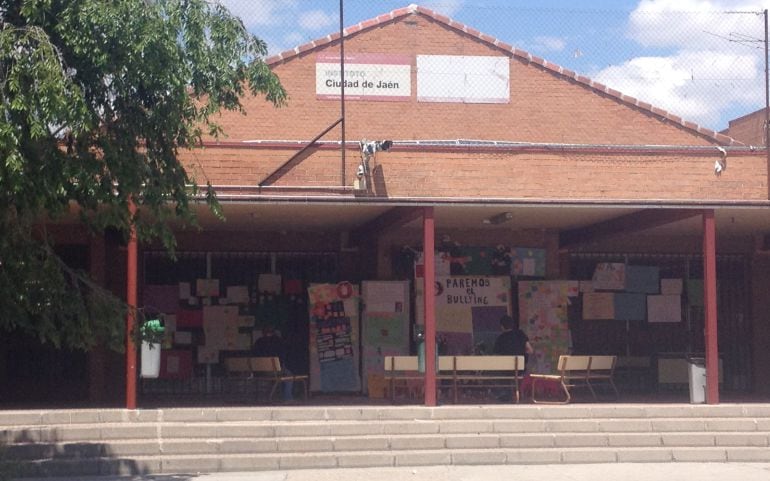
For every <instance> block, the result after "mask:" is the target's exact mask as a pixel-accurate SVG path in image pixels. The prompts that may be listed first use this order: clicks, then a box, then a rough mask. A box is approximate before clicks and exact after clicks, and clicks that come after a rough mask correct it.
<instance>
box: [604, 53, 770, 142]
mask: <svg viewBox="0 0 770 481" xmlns="http://www.w3.org/2000/svg"><path fill="white" fill-rule="evenodd" d="M736 71H739V72H745V73H751V74H752V75H753V76H749V77H744V78H741V79H736V78H735V73H734V72H736ZM758 74H759V66H758V65H757V62H756V57H754V56H742V57H736V56H734V55H730V54H724V53H720V52H715V51H706V50H704V51H693V52H682V53H679V54H676V55H671V56H668V57H637V58H634V59H632V60H629V61H627V62H625V63H623V64H621V65H615V66H611V67H607V68H605V69H604V70H602V71H600V72H599V73H597V74H596V75H595V76H594V79H595V80H596V81H598V82H601V83H603V84H606V85H609V86H611V87H612V88H614V89H616V90H619V91H621V92H623V93H624V94H627V95H631V96H633V97H636V98H638V99H640V100H643V101H645V102H648V103H650V104H652V105H654V106H656V107H660V108H663V109H666V110H668V111H670V112H672V113H674V114H676V115H679V116H681V117H683V118H684V119H686V120H691V121H695V122H698V123H701V124H703V125H706V126H710V127H713V126H715V125H716V123H718V122H719V121H720V113H721V111H722V110H724V109H727V108H729V107H730V106H731V105H732V104H741V105H745V106H747V107H749V108H751V107H752V106H756V105H760V102H761V100H762V95H763V93H762V91H761V90H759V89H752V88H751V86H754V85H758V83H760V82H758V80H759V78H758V77H757V75H758Z"/></svg>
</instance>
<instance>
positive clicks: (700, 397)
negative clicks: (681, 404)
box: [687, 357, 706, 404]
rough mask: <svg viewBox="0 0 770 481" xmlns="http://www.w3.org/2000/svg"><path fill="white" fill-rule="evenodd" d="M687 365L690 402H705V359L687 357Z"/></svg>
mask: <svg viewBox="0 0 770 481" xmlns="http://www.w3.org/2000/svg"><path fill="white" fill-rule="evenodd" d="M687 367H688V372H689V377H690V404H703V403H705V402H706V359H704V358H702V357H688V358H687Z"/></svg>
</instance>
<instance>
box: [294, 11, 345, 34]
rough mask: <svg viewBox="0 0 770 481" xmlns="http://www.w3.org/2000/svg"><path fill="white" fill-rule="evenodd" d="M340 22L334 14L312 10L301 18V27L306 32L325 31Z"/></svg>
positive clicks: (304, 13)
mask: <svg viewBox="0 0 770 481" xmlns="http://www.w3.org/2000/svg"><path fill="white" fill-rule="evenodd" d="M337 22H339V17H337V15H336V14H334V13H326V12H324V11H323V10H310V11H308V12H303V13H302V14H301V15H300V16H299V26H300V27H302V28H303V29H305V30H325V29H327V28H329V27H331V26H333V25H335V24H337Z"/></svg>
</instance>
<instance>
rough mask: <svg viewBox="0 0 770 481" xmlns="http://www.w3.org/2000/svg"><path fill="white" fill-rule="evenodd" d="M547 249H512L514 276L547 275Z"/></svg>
mask: <svg viewBox="0 0 770 481" xmlns="http://www.w3.org/2000/svg"><path fill="white" fill-rule="evenodd" d="M545 254H546V251H545V249H534V248H529V247H517V248H515V249H512V250H511V275H512V276H513V277H545Z"/></svg>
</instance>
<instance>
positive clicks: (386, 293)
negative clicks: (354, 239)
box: [361, 281, 410, 391]
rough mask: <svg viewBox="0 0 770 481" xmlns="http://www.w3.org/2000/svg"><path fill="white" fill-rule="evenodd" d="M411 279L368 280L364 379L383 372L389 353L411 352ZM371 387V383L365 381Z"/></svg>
mask: <svg viewBox="0 0 770 481" xmlns="http://www.w3.org/2000/svg"><path fill="white" fill-rule="evenodd" d="M409 286H410V283H409V282H408V281H364V282H363V283H362V288H361V292H362V299H363V305H364V309H363V318H362V321H361V329H362V336H361V337H362V340H361V344H362V347H363V349H362V350H363V362H362V364H363V372H364V379H369V378H370V377H371V375H376V374H382V373H383V368H384V362H385V356H397V355H408V354H409V317H410V315H409ZM363 387H364V389H365V390H366V391H368V383H365V384H364V386H363Z"/></svg>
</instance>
